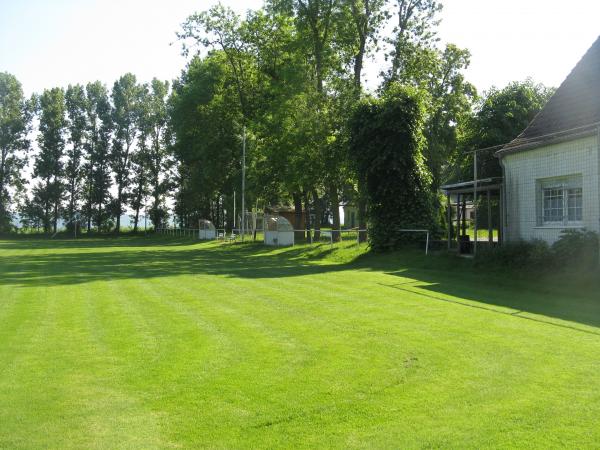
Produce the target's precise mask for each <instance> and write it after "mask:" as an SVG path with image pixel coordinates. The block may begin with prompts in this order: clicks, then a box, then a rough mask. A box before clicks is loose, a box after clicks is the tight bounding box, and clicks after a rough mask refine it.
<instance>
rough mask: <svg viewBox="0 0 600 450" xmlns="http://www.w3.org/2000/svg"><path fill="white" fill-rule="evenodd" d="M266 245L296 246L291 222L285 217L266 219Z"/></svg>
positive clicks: (269, 217)
mask: <svg viewBox="0 0 600 450" xmlns="http://www.w3.org/2000/svg"><path fill="white" fill-rule="evenodd" d="M265 244H266V245H274V246H286V245H294V227H293V226H292V224H291V223H290V221H289V220H287V219H286V218H285V217H283V216H267V217H265Z"/></svg>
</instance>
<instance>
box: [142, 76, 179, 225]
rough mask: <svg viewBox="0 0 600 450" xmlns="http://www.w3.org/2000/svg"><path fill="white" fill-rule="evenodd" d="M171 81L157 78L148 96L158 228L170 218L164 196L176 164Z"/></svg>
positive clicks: (151, 175)
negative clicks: (170, 110)
mask: <svg viewBox="0 0 600 450" xmlns="http://www.w3.org/2000/svg"><path fill="white" fill-rule="evenodd" d="M168 95H169V82H168V81H160V80H158V79H156V78H154V79H153V80H152V82H151V84H150V94H149V96H148V109H147V112H148V116H147V117H148V123H147V125H148V128H149V135H148V137H149V138H150V144H149V147H148V170H149V183H150V194H151V196H152V206H151V208H150V218H151V220H152V223H153V224H154V226H155V227H159V226H161V225H162V224H163V223H164V221H165V220H166V218H167V215H168V212H167V209H166V207H165V203H164V202H165V195H166V194H167V193H168V192H169V191H170V190H171V187H172V184H173V180H172V169H173V165H174V161H173V158H172V156H171V153H170V151H169V149H170V143H171V139H170V131H169V128H168V126H167V125H168V112H167V100H168Z"/></svg>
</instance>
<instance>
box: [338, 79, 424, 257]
mask: <svg viewBox="0 0 600 450" xmlns="http://www.w3.org/2000/svg"><path fill="white" fill-rule="evenodd" d="M424 114H425V110H424V104H423V98H422V94H421V93H419V92H418V91H417V90H415V89H414V88H409V87H402V86H399V85H392V86H390V88H389V89H388V90H387V91H386V93H385V95H384V96H383V97H382V98H381V99H368V100H365V101H363V102H361V103H360V104H359V106H358V107H357V108H356V110H355V112H354V114H353V117H352V119H351V123H350V151H351V154H352V156H353V158H354V161H355V168H356V171H357V177H358V178H359V179H360V180H362V182H363V183H364V186H365V188H366V189H365V191H366V198H367V210H368V229H369V241H370V244H371V247H372V248H373V249H374V250H376V251H385V250H392V249H395V248H398V247H399V246H401V245H402V244H403V243H405V242H407V241H409V240H411V239H414V236H412V235H410V234H406V233H402V232H400V231H399V230H401V229H415V228H420V229H429V230H432V229H434V228H435V219H434V217H435V211H434V205H433V198H432V192H431V189H430V186H431V173H430V172H429V170H428V167H427V164H426V162H425V158H424V157H423V149H424V145H425V140H424V137H423V126H424Z"/></svg>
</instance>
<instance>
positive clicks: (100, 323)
mask: <svg viewBox="0 0 600 450" xmlns="http://www.w3.org/2000/svg"><path fill="white" fill-rule="evenodd" d="M327 248H328V247H327V246H324V247H322V248H321V249H320V250H319V249H316V250H312V251H310V252H309V251H307V249H306V248H302V247H299V248H298V247H296V248H291V249H279V250H273V249H267V248H265V247H262V246H255V245H239V244H238V245H229V244H215V243H208V244H200V243H192V242H191V241H189V240H187V241H186V240H173V239H172V240H169V239H166V238H163V239H159V238H156V239H144V238H122V239H117V240H115V239H97V240H92V239H88V240H85V239H84V240H81V241H77V242H75V241H66V240H65V241H48V240H12V241H0V448H7V449H8V448H10V449H20V448H32V449H41V448H52V449H70V448H86V449H99V448H102V449H116V448H119V449H125V448H140V449H150V448H198V447H210V448H250V447H252V448H274V447H311V448H315V447H336V448H347V447H350V448H503V447H528V448H550V447H552V448H554V447H561V446H564V447H571V448H584V447H594V446H597V444H598V442H600V424H599V421H600V419H599V418H600V293H599V292H598V290H596V289H597V288H596V287H594V286H593V285H585V283H583V282H582V284H581V285H580V288H573V287H572V286H570V287H569V286H565V285H564V283H559V282H556V281H552V280H535V281H531V282H527V281H524V280H515V279H514V277H508V276H504V275H501V274H495V275H482V274H481V272H479V273H478V272H475V271H473V269H472V267H471V263H470V262H469V261H464V262H463V261H457V260H454V259H448V258H446V257H440V256H433V257H427V258H426V257H425V256H424V255H423V254H422V252H407V253H400V254H395V255H387V256H383V257H382V256H378V257H375V256H363V257H360V258H358V259H356V260H354V261H353V262H350V263H349V262H348V260H350V259H352V256H353V254H358V253H359V250H357V249H356V248H355V247H350V246H349V247H348V248H346V249H345V250H344V249H342V250H339V251H334V252H333V253H331V254H329V253H328V250H327Z"/></svg>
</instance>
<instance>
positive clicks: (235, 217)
mask: <svg viewBox="0 0 600 450" xmlns="http://www.w3.org/2000/svg"><path fill="white" fill-rule="evenodd" d="M235 196H236V192H235V190H234V191H233V229H234V230H235V229H236V228H237V227H236V222H237V216H236V211H235ZM232 233H233V230H232Z"/></svg>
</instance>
